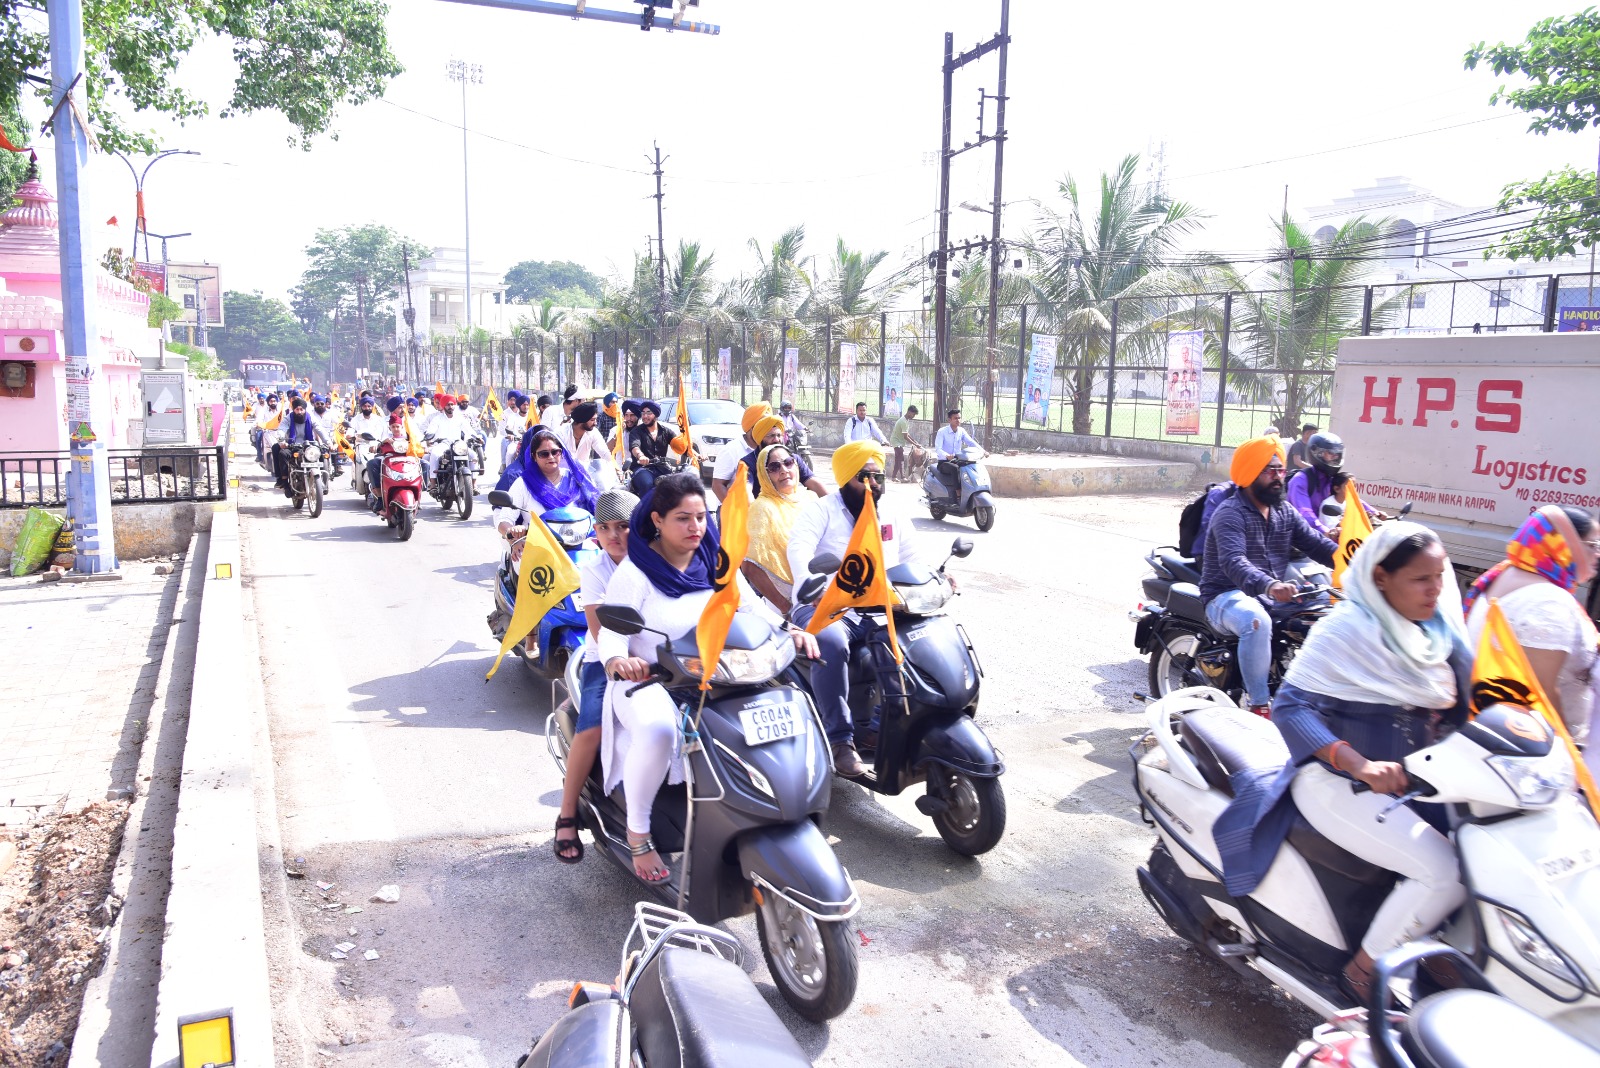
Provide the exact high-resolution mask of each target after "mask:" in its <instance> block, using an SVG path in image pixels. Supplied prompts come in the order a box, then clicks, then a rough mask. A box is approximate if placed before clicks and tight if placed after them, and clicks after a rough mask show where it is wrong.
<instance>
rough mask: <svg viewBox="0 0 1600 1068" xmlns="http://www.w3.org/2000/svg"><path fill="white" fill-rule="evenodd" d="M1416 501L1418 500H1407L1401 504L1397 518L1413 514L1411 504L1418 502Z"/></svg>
mask: <svg viewBox="0 0 1600 1068" xmlns="http://www.w3.org/2000/svg"><path fill="white" fill-rule="evenodd" d="M1416 503H1417V502H1416V501H1407V502H1406V503H1405V504H1403V505H1401V506H1400V514H1399V515H1397V516H1395V518H1396V519H1404V518H1405V517H1406V516H1408V515H1410V514H1411V506H1412V505H1413V504H1416Z"/></svg>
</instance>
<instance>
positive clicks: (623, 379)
mask: <svg viewBox="0 0 1600 1068" xmlns="http://www.w3.org/2000/svg"><path fill="white" fill-rule="evenodd" d="M617 392H618V393H621V394H623V395H626V394H627V392H628V350H627V349H618V350H617Z"/></svg>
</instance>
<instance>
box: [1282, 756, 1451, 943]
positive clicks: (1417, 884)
mask: <svg viewBox="0 0 1600 1068" xmlns="http://www.w3.org/2000/svg"><path fill="white" fill-rule="evenodd" d="M1350 786H1351V782H1350V780H1349V779H1345V778H1341V777H1339V776H1338V775H1335V774H1334V773H1333V772H1331V771H1329V770H1328V769H1327V768H1326V767H1324V766H1323V765H1322V764H1321V763H1320V762H1317V761H1313V762H1312V763H1310V764H1307V765H1306V766H1305V767H1303V768H1301V769H1300V772H1299V774H1297V775H1296V776H1295V777H1294V783H1293V785H1292V786H1291V787H1290V790H1291V792H1292V793H1293V794H1294V803H1295V806H1296V807H1297V808H1299V809H1300V813H1301V815H1303V816H1305V818H1306V821H1307V822H1308V823H1310V824H1311V826H1313V827H1315V828H1316V829H1317V830H1318V831H1319V832H1320V833H1321V834H1322V836H1323V837H1325V838H1327V839H1328V840H1329V841H1331V842H1333V843H1334V844H1335V845H1338V846H1340V847H1342V848H1344V849H1346V850H1348V851H1349V852H1351V853H1354V854H1355V855H1356V856H1358V857H1361V858H1362V859H1363V860H1367V861H1370V862H1372V863H1373V864H1377V865H1379V866H1380V867H1384V868H1388V869H1389V870H1390V871H1392V872H1395V873H1396V874H1397V875H1399V876H1401V879H1400V882H1399V883H1397V884H1396V885H1395V888H1394V890H1393V891H1391V892H1390V894H1389V896H1388V897H1387V898H1386V899H1385V900H1384V902H1383V904H1382V905H1381V906H1379V908H1378V913H1377V915H1376V916H1374V917H1373V918H1372V925H1371V926H1370V927H1368V928H1367V935H1366V937H1365V938H1363V939H1362V940H1361V948H1362V949H1364V950H1366V951H1367V953H1368V954H1369V955H1370V956H1372V957H1374V958H1376V957H1379V956H1382V955H1383V953H1384V952H1386V951H1387V950H1391V949H1393V948H1395V947H1396V946H1399V945H1403V944H1404V943H1406V942H1410V941H1412V940H1413V939H1416V938H1421V937H1422V936H1424V935H1428V934H1432V933H1433V931H1435V930H1436V929H1437V928H1438V926H1439V925H1440V924H1441V923H1443V922H1444V920H1445V917H1447V916H1449V915H1450V913H1452V912H1454V911H1455V910H1456V909H1457V908H1458V907H1459V906H1460V904H1461V903H1462V902H1463V901H1465V900H1466V898H1467V891H1466V888H1465V887H1464V886H1462V885H1461V873H1460V870H1459V868H1458V866H1457V864H1456V851H1455V846H1453V845H1451V843H1450V840H1449V839H1448V838H1446V837H1445V836H1444V835H1442V834H1440V833H1439V832H1438V831H1436V830H1434V829H1433V828H1432V827H1431V826H1429V825H1428V823H1427V822H1426V821H1424V820H1423V819H1422V817H1420V816H1418V815H1417V814H1416V813H1415V812H1412V811H1411V809H1409V808H1406V807H1401V808H1397V809H1395V810H1394V811H1393V812H1391V813H1389V815H1388V816H1387V817H1386V818H1385V820H1384V822H1383V823H1379V822H1378V820H1377V816H1378V813H1380V812H1382V811H1383V810H1384V808H1386V807H1387V806H1388V805H1389V804H1390V803H1391V802H1392V801H1393V800H1394V798H1392V797H1390V796H1389V795H1388V794H1374V793H1359V794H1353V793H1351V792H1350Z"/></svg>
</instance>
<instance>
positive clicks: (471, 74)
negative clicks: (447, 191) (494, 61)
mask: <svg viewBox="0 0 1600 1068" xmlns="http://www.w3.org/2000/svg"><path fill="white" fill-rule="evenodd" d="M445 70H446V72H447V74H448V75H449V78H450V80H451V81H453V82H460V83H461V229H462V233H463V234H464V235H465V236H464V238H463V240H464V241H465V243H466V249H465V252H466V257H467V264H466V267H467V293H466V296H467V339H468V343H469V344H470V343H471V339H472V207H471V203H470V198H469V193H470V191H471V186H472V180H471V177H470V175H469V172H468V170H467V83H468V82H471V83H472V84H473V85H482V84H483V64H481V63H468V62H466V61H465V60H461V59H452V60H451V61H450V62H449V63H448V64H447V65H446V68H445Z"/></svg>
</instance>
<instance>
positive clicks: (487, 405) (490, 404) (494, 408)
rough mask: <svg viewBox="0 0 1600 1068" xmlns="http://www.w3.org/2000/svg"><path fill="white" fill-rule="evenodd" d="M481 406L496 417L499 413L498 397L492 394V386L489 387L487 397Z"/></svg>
mask: <svg viewBox="0 0 1600 1068" xmlns="http://www.w3.org/2000/svg"><path fill="white" fill-rule="evenodd" d="M483 407H484V409H485V410H486V411H488V412H490V413H491V414H492V415H494V416H495V417H496V418H498V417H499V415H500V398H499V397H496V396H495V395H494V387H492V386H491V387H490V388H489V399H488V400H486V401H484V402H483Z"/></svg>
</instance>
